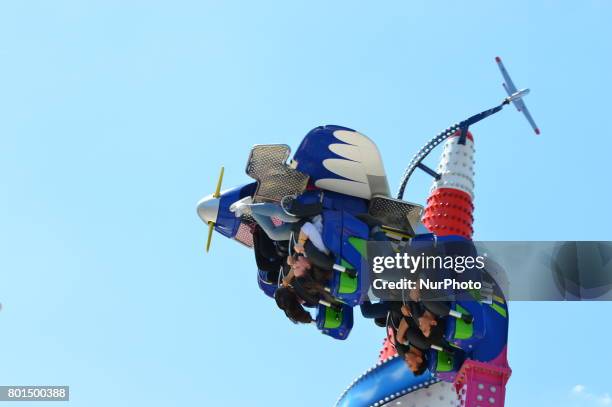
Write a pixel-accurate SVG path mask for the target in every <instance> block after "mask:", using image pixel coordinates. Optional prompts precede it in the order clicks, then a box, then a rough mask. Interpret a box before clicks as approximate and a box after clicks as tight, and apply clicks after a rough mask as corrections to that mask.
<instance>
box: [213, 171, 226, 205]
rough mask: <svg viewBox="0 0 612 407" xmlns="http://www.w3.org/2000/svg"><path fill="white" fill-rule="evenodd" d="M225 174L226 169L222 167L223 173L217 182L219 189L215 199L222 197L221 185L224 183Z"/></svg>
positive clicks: (214, 195) (216, 191)
mask: <svg viewBox="0 0 612 407" xmlns="http://www.w3.org/2000/svg"><path fill="white" fill-rule="evenodd" d="M224 172H225V168H223V167H221V173H220V174H219V181H218V182H217V189H216V190H215V193H214V194H213V197H215V198H219V197H220V196H221V183H222V182H223V173H224Z"/></svg>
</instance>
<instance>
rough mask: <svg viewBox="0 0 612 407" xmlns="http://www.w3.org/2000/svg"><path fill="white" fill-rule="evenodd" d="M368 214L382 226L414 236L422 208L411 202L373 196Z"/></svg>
mask: <svg viewBox="0 0 612 407" xmlns="http://www.w3.org/2000/svg"><path fill="white" fill-rule="evenodd" d="M368 213H369V214H370V215H371V216H373V217H375V218H376V219H378V220H380V221H381V222H382V223H383V225H384V226H388V227H390V228H393V229H397V230H401V231H405V232H408V234H410V235H414V234H415V232H414V230H415V228H416V226H417V225H418V224H419V222H420V219H421V216H422V214H423V207H422V206H421V205H417V204H414V203H411V202H406V201H402V200H399V199H393V198H389V197H385V196H374V197H373V198H372V200H371V201H370V208H369V209H368Z"/></svg>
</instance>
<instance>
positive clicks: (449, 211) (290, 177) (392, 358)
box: [197, 57, 540, 407]
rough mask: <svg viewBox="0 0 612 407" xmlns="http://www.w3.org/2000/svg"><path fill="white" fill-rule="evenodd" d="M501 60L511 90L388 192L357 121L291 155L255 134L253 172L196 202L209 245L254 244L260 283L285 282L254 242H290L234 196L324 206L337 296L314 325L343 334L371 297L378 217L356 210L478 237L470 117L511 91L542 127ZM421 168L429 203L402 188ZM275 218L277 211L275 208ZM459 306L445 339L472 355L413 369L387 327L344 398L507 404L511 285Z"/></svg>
mask: <svg viewBox="0 0 612 407" xmlns="http://www.w3.org/2000/svg"><path fill="white" fill-rule="evenodd" d="M496 62H497V64H498V66H499V69H500V71H501V73H502V75H503V77H504V80H505V83H504V85H503V86H504V89H505V90H506V92H507V93H508V97H506V98H505V99H503V101H502V102H501V104H499V105H498V106H496V107H493V108H491V109H489V110H485V111H483V112H481V113H478V114H476V115H474V116H471V117H469V118H468V119H466V120H464V121H462V122H460V123H457V124H455V125H453V126H451V127H449V128H448V129H446V130H444V131H443V132H441V133H439V134H438V135H436V136H435V137H434V138H433V139H431V140H430V141H429V142H428V143H427V144H425V146H424V147H423V148H421V149H420V150H419V151H418V152H417V154H415V156H414V157H413V158H412V160H411V162H410V164H409V165H408V167H407V169H406V171H405V173H404V175H403V177H402V180H401V183H400V187H399V191H398V193H397V196H396V197H392V196H391V192H390V190H389V184H388V181H387V177H386V174H385V170H384V167H383V161H382V158H381V156H380V154H379V151H378V148H377V147H376V145H375V144H374V142H372V141H371V140H370V139H369V138H367V137H366V136H364V135H362V134H360V133H359V132H357V131H355V130H352V129H349V128H346V127H340V126H333V125H328V126H321V127H317V128H315V129H313V130H311V131H310V132H309V133H308V134H307V135H306V136H305V137H304V139H303V140H302V142H301V144H300V145H299V147H298V148H297V150H296V152H295V153H294V155H293V157H292V159H291V160H289V161H287V160H288V159H289V157H290V152H291V151H290V148H289V146H287V145H284V144H268V145H256V146H254V147H253V148H252V150H251V153H250V155H249V158H248V161H247V166H246V173H247V175H249V176H250V177H251V178H252V179H253V180H254V181H253V182H251V183H249V184H246V185H243V186H239V187H235V188H231V189H228V190H224V191H221V182H222V178H223V169H222V170H221V174H220V177H219V181H218V184H217V188H216V190H215V192H214V193H213V194H211V195H209V196H207V197H205V198H203V199H202V200H201V201H200V202H199V203H198V206H197V212H198V215H199V217H200V218H201V219H202V220H203V221H204V222H205V223H206V224H207V225H208V227H209V231H208V241H207V243H206V250H207V251H208V250H209V248H210V242H211V238H212V233H213V231H216V232H218V233H219V234H221V235H223V236H225V237H227V238H230V239H234V240H236V241H238V242H239V243H242V244H243V245H245V246H247V247H251V248H252V247H254V246H255V249H256V250H255V252H256V260H257V265H258V272H257V281H258V284H259V287H260V288H261V289H262V290H263V291H264V292H265V293H266V294H267V295H269V296H271V297H273V296H274V292H275V291H276V289H277V288H278V287H279V281H280V278H279V271H278V270H279V268H281V262H280V261H279V262H277V263H274V262H272V263H270V262H269V261H268V262H265V261H262V259H261V257H262V256H260V255H258V253H257V252H261V251H262V250H263V251H265V250H273V251H274V250H277V251H278V250H283V247H281V246H282V245H280V246H278V247H277V246H274V245H273V247H272V248H270V247H269V246H270V245H269V244H268V245H267V246H266V247H261V242H260V240H261V239H259V238H258V235H257V232H256V230H257V229H258V225H257V223H256V222H255V220H254V219H253V217H252V216H250V215H249V214H240V216H237V214H236V213H234V212H233V211H232V210H230V206H231V205H232V204H234V203H235V202H237V201H239V200H241V199H244V198H246V197H250V198H251V199H252V201H253V202H255V203H258V202H270V203H277V204H279V205H281V206H283V208H284V207H285V206H284V201H285V200H284V198H285V197H293V201H294V202H297V204H298V206H299V205H302V206H304V207H308V208H313V207H316V208H317V211H316V214H320V215H321V216H322V224H323V228H322V238H323V241H324V243H325V246H326V247H327V248H329V251H330V252H331V255H332V256H333V261H332V265H331V266H330V269H331V270H332V276H333V277H332V279H331V282H330V284H329V287H327V288H326V290H327V291H328V293H329V294H330V295H331V296H332V297H333V298H334V299H335V300H336V304H335V305H332V304H330V303H329V301H319V304H318V305H317V306H316V307H315V308H316V311H317V316H316V318H315V321H316V326H317V328H318V329H319V330H320V331H321V332H322V333H323V334H325V335H329V336H331V337H333V338H335V339H340V340H342V339H346V338H347V336H348V335H349V333H350V331H351V328H352V326H353V307H354V306H356V305H358V304H359V303H360V302H361V301H362V298H364V296H363V295H362V290H367V289H368V287H367V285H365V284H364V283H363V282H362V279H361V278H360V276H359V273H360V270H361V267H362V262H363V261H365V260H364V259H365V258H366V253H365V251H366V249H367V245H366V242H367V241H368V239H369V237H370V226H369V225H368V224H367V223H366V222H364V221H362V218H360V217H359V216H358V214H364V213H367V214H368V216H369V217H370V218H373V219H376V220H377V221H378V222H379V224H380V225H382V230H383V231H384V233H385V236H386V238H387V239H389V240H390V241H394V242H399V243H401V242H412V241H418V240H432V239H437V241H440V240H444V239H460V240H462V241H466V242H470V241H471V238H472V234H473V229H472V225H473V210H474V206H473V203H472V202H473V197H474V195H473V191H474V181H473V177H474V170H473V163H474V161H473V155H474V137H473V135H472V133H471V132H470V131H469V128H470V126H472V125H474V124H475V123H477V122H479V121H481V120H483V119H484V118H486V117H488V116H490V115H492V114H495V113H497V112H499V111H500V110H502V108H503V107H504V106H506V105H508V104H510V103H513V104H514V105H515V107H516V108H517V109H518V110H519V111H520V112H522V113H523V114H524V115H525V117H526V118H527V120H528V121H529V123H530V125H531V126H532V128H533V130H534V131H535V133H536V134H539V133H540V130H539V129H538V127H537V126H536V124H535V122H534V120H533V119H532V117H531V115H530V114H529V111H528V110H527V107H526V106H525V104H524V102H523V101H522V97H523V96H525V95H526V94H527V93H528V92H529V90H528V89H523V90H517V88H516V87H515V86H514V84H513V83H512V80H511V79H510V77H509V75H508V73H507V71H506V69H505V68H504V66H503V64H502V62H501V59H500V58H499V57H498V58H496ZM441 143H444V147H443V153H442V156H441V159H440V162H439V165H438V167H437V168H436V169H435V170H434V169H432V168H430V167H428V166H427V165H425V164H424V163H423V160H424V159H425V158H426V157H427V156H428V155H429V153H430V152H431V151H432V150H433V149H434V148H435V147H436V146H438V145H439V144H441ZM417 168H418V169H420V170H422V171H424V172H425V173H427V174H429V175H431V176H432V177H433V186H432V188H431V192H430V195H429V198H428V199H427V202H426V205H425V207H424V208H423V207H422V206H420V205H417V204H414V203H411V202H406V201H404V200H403V196H404V190H405V188H406V184H407V183H408V181H409V179H410V177H411V175H412V174H413V172H414V171H415V170H416V169H417ZM313 204H315V205H313ZM275 223H277V224H279V223H280V221H279V220H278V219H275ZM258 241H259V242H258ZM258 245H259V246H260V247H258ZM284 250H287V247H285V248H284ZM268 257H269V256H268ZM272 257H273V256H272ZM281 274H282V273H281ZM338 304H340V306H338ZM452 308H453V310H458V311H461V312H463V313H468V314H470V315H471V316H473V319H472V320H471V321H464V320H461V319H456V318H451V317H446V318H448V321H447V323H446V328H445V332H446V334H445V337H446V340H447V341H448V343H450V344H452V345H453V346H454V347H455V348H457V349H460V350H461V352H462V354H463V355H464V357H461V358H459V357H457V356H456V355H455V354H453V353H447V352H446V351H444V350H430V351H429V352H430V355H429V358H428V361H429V362H428V363H429V365H428V369H427V371H426V372H425V373H423V374H420V375H415V374H413V373H412V372H411V371H410V370H409V369H408V367H407V366H406V364H405V363H404V360H402V359H401V358H399V357H397V352H396V350H395V347H394V344H393V340H392V339H390V338H389V337H387V339H386V340H385V343H384V345H383V349H382V351H381V352H380V359H379V362H378V363H377V364H376V366H374V367H373V368H371V369H369V370H368V371H367V372H365V373H364V374H363V375H361V376H360V377H359V378H357V379H356V380H355V381H354V382H353V383H352V384H351V385H350V386H349V387H348V388H347V389H346V390H345V391H344V392H343V393H342V395H341V396H340V398H339V399H338V401H337V404H336V405H337V406H350V407H366V406H376V407H380V406H391V405H394V406H415V407H416V406H429V407H434V406H468V407H476V406H479V407H484V406H491V407H498V406H503V405H504V399H505V386H506V382H507V380H508V378H509V377H510V374H511V370H510V367H509V366H508V361H507V338H508V307H507V303H506V301H505V298H504V294H503V292H502V291H501V290H500V289H499V288H497V287H495V290H494V292H493V295H492V297H491V298H490V300H489V301H466V302H461V301H456V302H455V303H454V304H453V305H452Z"/></svg>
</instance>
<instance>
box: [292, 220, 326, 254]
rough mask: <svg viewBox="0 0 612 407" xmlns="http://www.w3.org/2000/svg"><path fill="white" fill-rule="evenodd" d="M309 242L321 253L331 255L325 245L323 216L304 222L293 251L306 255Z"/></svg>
mask: <svg viewBox="0 0 612 407" xmlns="http://www.w3.org/2000/svg"><path fill="white" fill-rule="evenodd" d="M307 241H310V242H312V244H313V246H314V247H315V248H316V249H317V250H319V251H320V252H322V253H324V254H325V255H329V249H328V248H327V247H326V246H325V243H323V218H322V217H321V215H317V216H314V217H313V218H312V219H311V220H310V221H308V222H304V224H303V225H302V227H301V228H300V231H299V234H298V239H297V243H296V244H295V245H294V246H293V250H294V251H295V252H296V253H300V254H305V251H306V250H305V244H306V242H307Z"/></svg>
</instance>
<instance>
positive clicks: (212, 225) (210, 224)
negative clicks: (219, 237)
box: [206, 222, 215, 253]
mask: <svg viewBox="0 0 612 407" xmlns="http://www.w3.org/2000/svg"><path fill="white" fill-rule="evenodd" d="M213 230H215V222H208V239H207V240H206V253H208V251H209V250H210V241H211V240H212V234H213Z"/></svg>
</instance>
